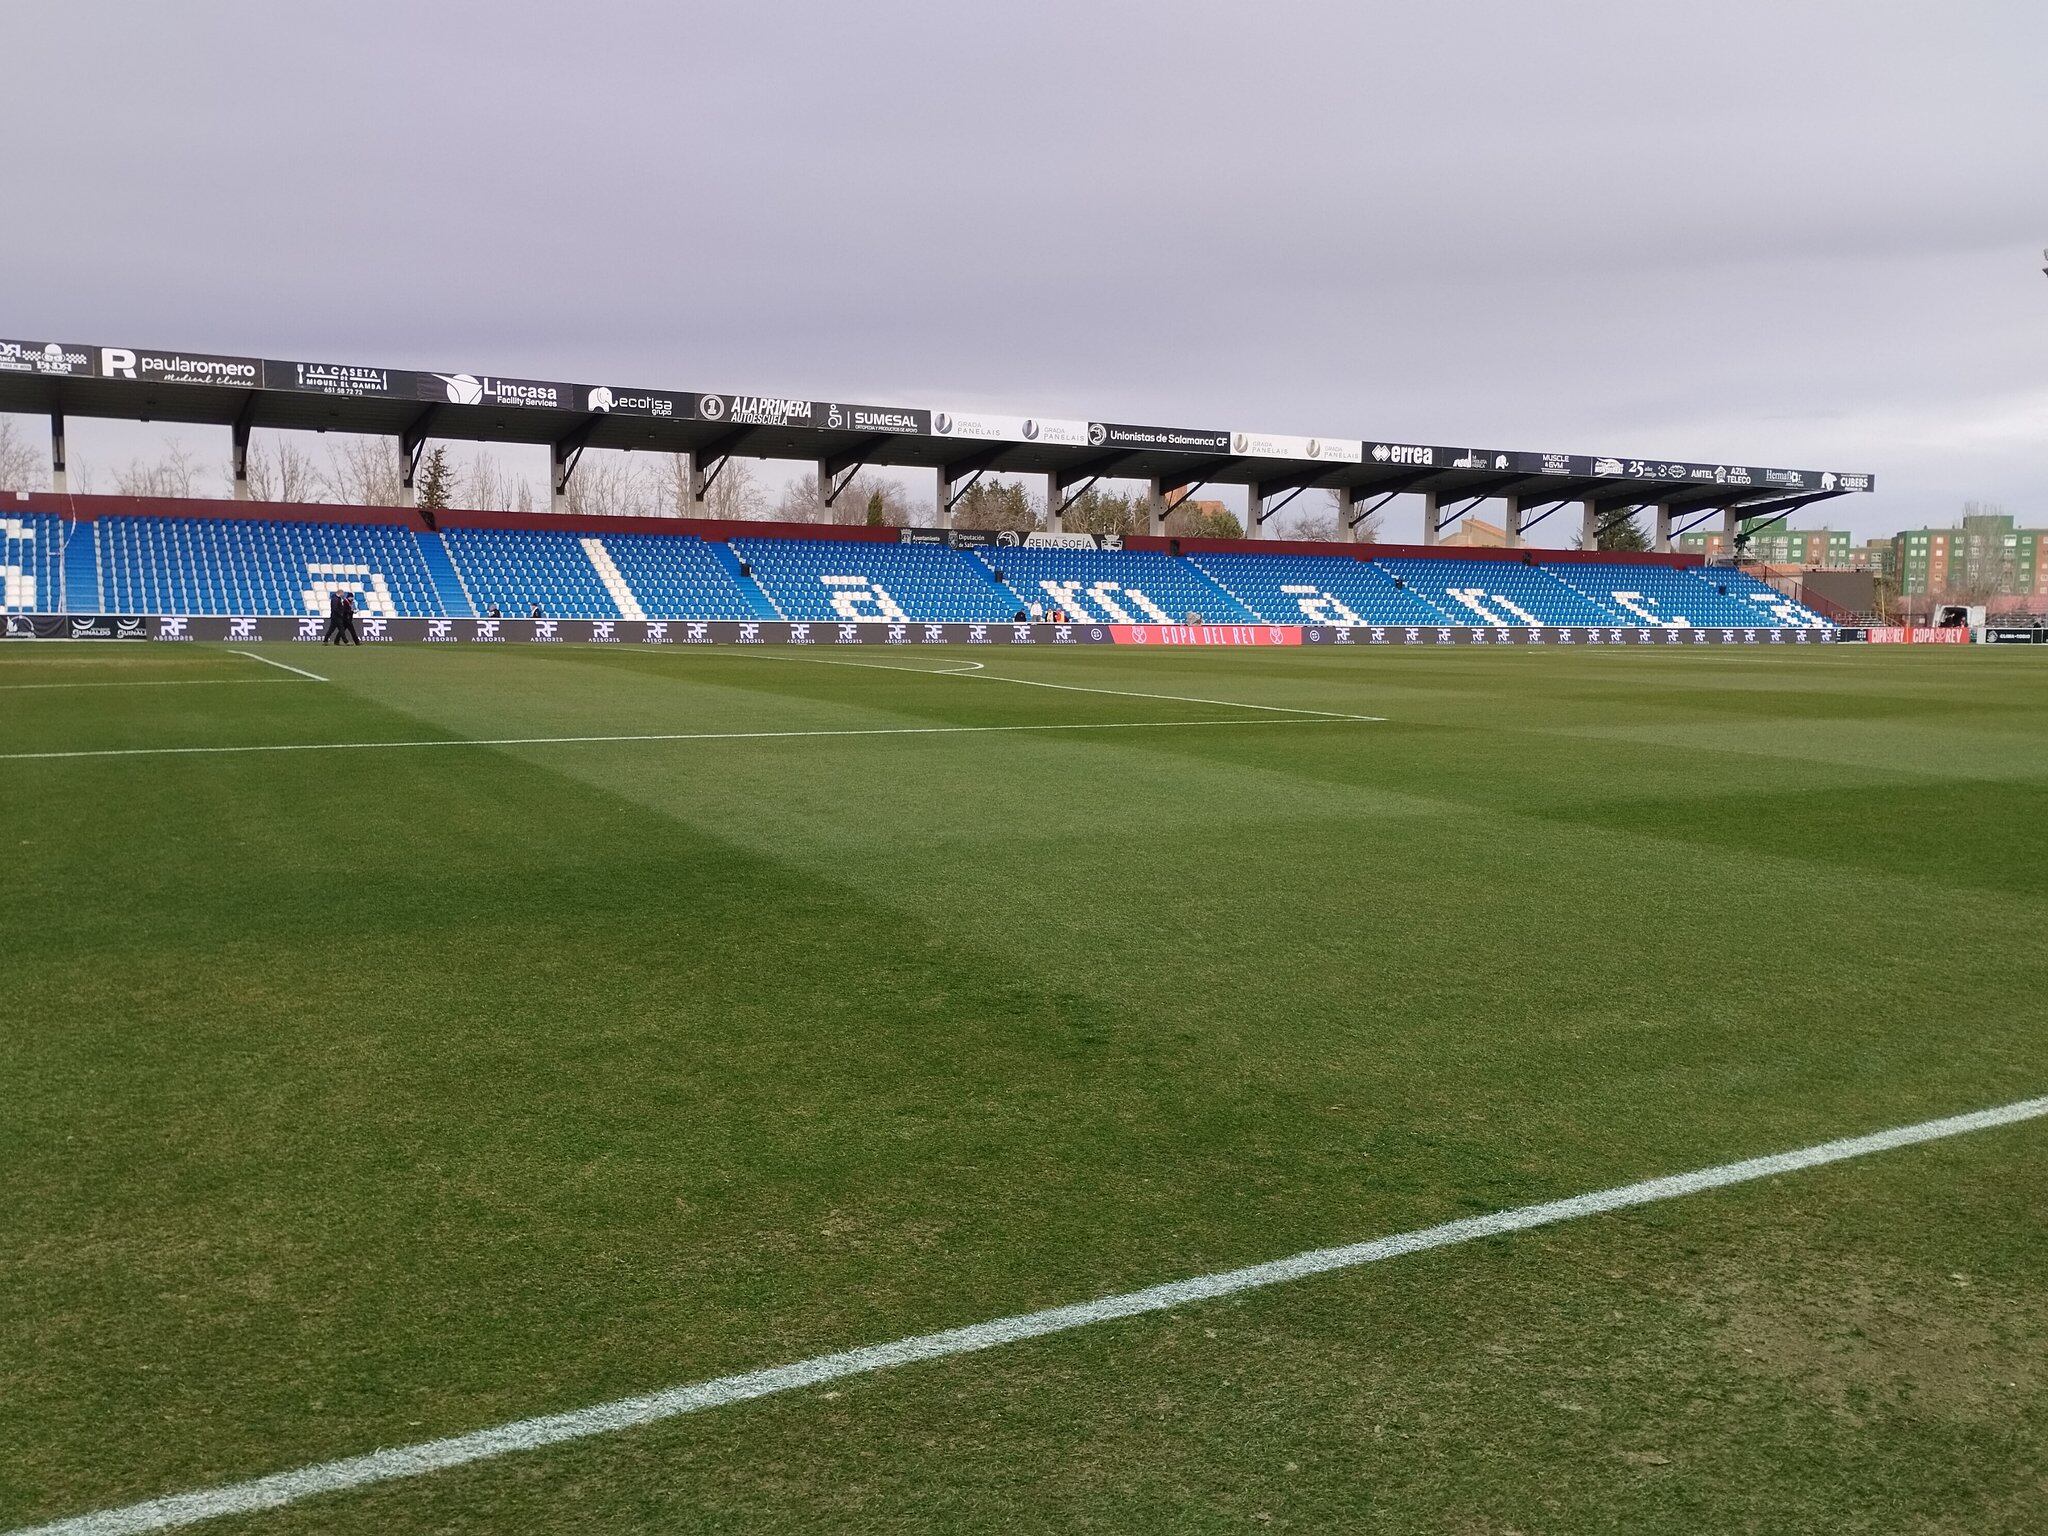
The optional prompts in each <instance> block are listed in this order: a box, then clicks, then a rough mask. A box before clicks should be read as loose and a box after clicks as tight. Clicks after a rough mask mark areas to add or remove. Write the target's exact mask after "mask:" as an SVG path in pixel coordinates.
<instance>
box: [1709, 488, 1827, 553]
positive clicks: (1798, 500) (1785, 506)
mask: <svg viewBox="0 0 2048 1536" xmlns="http://www.w3.org/2000/svg"><path fill="white" fill-rule="evenodd" d="M1841 494H1842V493H1841V492H1840V491H1814V492H1812V493H1811V494H1810V495H1806V496H1791V497H1787V498H1785V499H1784V500H1781V501H1768V502H1765V503H1764V504H1763V505H1762V506H1759V507H1755V508H1754V509H1752V510H1751V511H1749V512H1747V513H1745V514H1742V515H1741V516H1740V517H1739V518H1738V517H1737V516H1736V514H1737V511H1738V509H1737V508H1734V507H1730V508H1728V509H1727V515H1728V516H1729V517H1730V518H1731V519H1735V521H1734V522H1732V523H1731V524H1730V528H1729V534H1728V547H1729V550H1730V552H1731V553H1732V552H1733V550H1734V547H1735V539H1736V537H1737V536H1738V535H1737V532H1736V529H1737V527H1738V526H1739V524H1740V523H1741V522H1753V523H1754V524H1755V526H1754V527H1751V528H1748V529H1744V530H1742V531H1741V533H1740V537H1742V538H1745V539H1746V538H1751V537H1753V536H1754V535H1756V534H1758V533H1761V532H1762V531H1763V530H1764V529H1766V528H1768V527H1770V526H1771V525H1772V524H1774V523H1782V522H1783V521H1784V520H1785V519H1786V518H1788V517H1790V516H1791V515H1792V514H1793V513H1794V512H1797V511H1798V510H1799V509H1800V508H1801V507H1803V506H1806V505H1807V504H1808V503H1810V502H1816V501H1832V500H1833V499H1834V498H1835V497H1837V496H1839V495H1841ZM1765 514H1768V515H1765Z"/></svg>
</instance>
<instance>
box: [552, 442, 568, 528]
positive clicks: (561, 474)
mask: <svg viewBox="0 0 2048 1536" xmlns="http://www.w3.org/2000/svg"><path fill="white" fill-rule="evenodd" d="M548 466H549V467H548V510H549V511H550V512H566V511H568V510H569V455H568V454H566V453H564V452H563V451H562V445H561V444H560V443H550V444H549V445H548Z"/></svg>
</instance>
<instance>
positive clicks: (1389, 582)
mask: <svg viewBox="0 0 2048 1536" xmlns="http://www.w3.org/2000/svg"><path fill="white" fill-rule="evenodd" d="M1191 558H1192V560H1193V563H1194V564H1196V565H1198V566H1200V567H1201V568H1202V570H1204V571H1205V572H1207V573H1208V575H1209V576H1210V578H1211V579H1212V580H1214V581H1215V582H1216V584H1217V585H1218V586H1220V587H1222V588H1223V589H1224V590H1225V591H1227V592H1229V593H1230V594H1231V595H1232V596H1233V597H1235V598H1236V599H1237V600H1238V601H1239V602H1241V603H1243V604H1244V605H1245V607H1247V608H1249V609H1250V610H1251V611H1252V612H1254V613H1256V614H1258V616H1259V617H1260V618H1262V619H1264V620H1266V621H1267V622H1268V623H1270V624H1339V625H1349V624H1365V625H1375V624H1400V625H1408V624H1462V623H1469V622H1471V621H1470V620H1468V619H1454V618H1452V617H1451V615H1449V614H1448V613H1445V612H1444V611H1443V609H1441V608H1439V607H1438V606H1437V605H1436V604H1434V603H1432V602H1431V601H1430V600H1429V599H1428V598H1426V597H1424V596H1422V594H1421V593H1419V592H1416V591H1414V590H1413V589H1412V588H1408V587H1405V586H1397V585H1396V584H1395V580H1394V577H1393V576H1391V575H1389V574H1388V573H1387V572H1386V571H1385V570H1382V569H1381V568H1380V566H1379V565H1377V564H1376V563H1374V562H1372V561H1370V560H1354V559H1348V558H1346V557H1345V556H1343V555H1294V554H1281V553H1277V552H1276V553H1274V554H1258V555H1252V554H1227V555H1195V556H1192V557H1191Z"/></svg>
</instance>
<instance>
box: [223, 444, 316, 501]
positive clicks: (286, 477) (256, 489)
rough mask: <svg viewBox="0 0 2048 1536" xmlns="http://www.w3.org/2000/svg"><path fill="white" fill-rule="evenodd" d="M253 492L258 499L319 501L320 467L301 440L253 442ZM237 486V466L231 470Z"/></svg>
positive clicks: (250, 480)
mask: <svg viewBox="0 0 2048 1536" xmlns="http://www.w3.org/2000/svg"><path fill="white" fill-rule="evenodd" d="M248 470H249V494H250V496H251V497H253V498H254V499H255V500H257V501H318V500H319V499H320V490H321V486H320V470H319V467H318V466H317V465H316V464H314V462H313V460H312V457H311V455H309V454H307V453H305V452H304V451H303V450H302V449H300V447H299V445H298V444H297V443H294V442H292V441H290V440H289V439H287V438H285V437H282V436H280V437H277V438H275V439H274V440H273V441H271V442H270V443H268V444H265V443H263V442H260V441H255V440H252V441H251V442H250V444H249V461H248ZM228 481H229V485H228V488H229V489H230V490H232V489H233V488H234V467H233V466H232V465H230V466H229V469H228Z"/></svg>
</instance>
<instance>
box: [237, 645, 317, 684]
mask: <svg viewBox="0 0 2048 1536" xmlns="http://www.w3.org/2000/svg"><path fill="white" fill-rule="evenodd" d="M228 654H229V655H230V656H246V657H248V658H249V659H250V660H251V661H260V662H262V663H263V665H265V666H266V667H276V668H278V669H280V670H281V671H285V672H296V673H298V675H299V676H300V677H303V678H306V679H308V680H310V681H312V682H316V683H324V682H326V681H327V679H326V678H324V677H322V676H321V675H320V674H319V673H318V672H308V671H307V670H306V669H305V668H304V667H295V666H293V665H292V664H291V663H290V662H288V661H272V660H271V659H270V658H269V657H268V656H258V655H257V654H256V653H255V652H254V651H229V652H228Z"/></svg>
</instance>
